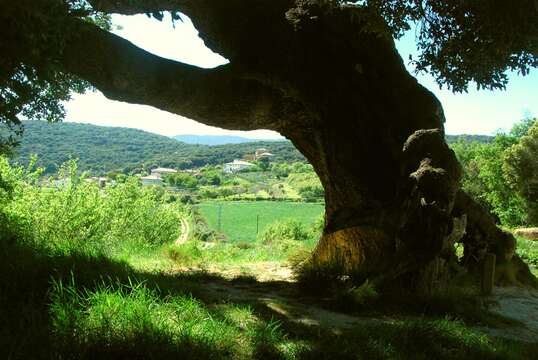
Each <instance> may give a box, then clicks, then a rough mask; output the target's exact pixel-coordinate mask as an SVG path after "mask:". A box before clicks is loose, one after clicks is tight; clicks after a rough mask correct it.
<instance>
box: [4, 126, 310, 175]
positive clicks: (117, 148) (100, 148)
mask: <svg viewBox="0 0 538 360" xmlns="http://www.w3.org/2000/svg"><path fill="white" fill-rule="evenodd" d="M24 127H25V132H24V136H23V137H22V139H21V143H20V146H18V147H17V148H16V149H15V155H16V156H15V158H14V160H15V161H18V162H20V163H21V164H28V163H29V161H30V158H31V155H32V154H37V155H38V157H39V161H38V164H37V165H38V166H41V167H43V168H44V169H45V174H52V173H54V172H56V171H57V170H58V168H59V166H60V165H61V164H62V163H64V162H65V161H67V160H69V159H70V158H77V159H78V166H79V169H80V170H81V171H90V172H91V173H94V174H104V173H107V172H111V171H119V172H124V173H127V174H128V173H132V172H138V171H143V170H145V169H150V168H153V167H158V166H163V167H171V168H179V169H188V168H195V167H201V166H204V165H216V164H222V163H224V162H229V161H233V160H234V159H236V158H242V157H243V156H244V155H247V154H253V153H254V152H255V151H256V149H258V148H268V149H269V150H270V151H271V153H273V154H274V160H275V161H290V162H291V161H305V159H304V157H303V156H302V155H301V154H300V153H299V152H298V151H297V150H296V149H295V147H293V145H292V144H291V143H290V142H289V141H269V142H254V143H242V144H230V145H218V146H207V145H194V144H186V143H182V142H180V141H177V140H174V139H172V138H168V137H166V136H161V135H156V134H152V133H149V132H145V131H142V130H136V129H128V128H119V127H104V126H96V125H89V124H77V123H54V124H49V123H46V122H42V121H25V122H24Z"/></svg>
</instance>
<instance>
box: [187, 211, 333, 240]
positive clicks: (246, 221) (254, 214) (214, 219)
mask: <svg viewBox="0 0 538 360" xmlns="http://www.w3.org/2000/svg"><path fill="white" fill-rule="evenodd" d="M196 208H197V209H198V210H199V212H200V214H201V215H202V216H203V217H204V218H205V219H206V221H207V223H208V224H209V226H211V227H212V228H213V229H216V230H217V231H220V232H222V233H223V234H224V235H225V236H226V238H227V239H228V240H229V241H231V242H236V243H237V242H244V243H249V242H254V241H256V238H257V236H258V235H259V234H261V233H263V232H264V231H265V229H266V228H267V226H268V225H270V224H272V223H274V222H277V221H283V220H289V219H295V220H297V221H298V222H300V223H302V224H303V225H305V226H306V227H310V226H312V225H313V224H314V223H315V222H316V221H319V219H320V217H321V216H322V214H323V212H324V205H323V204H321V203H303V202H284V201H233V202H232V201H228V202H227V201H211V202H204V203H201V204H199V205H197V206H196ZM219 214H220V215H219ZM219 216H220V221H219ZM219 224H220V225H219ZM219 227H220V228H219Z"/></svg>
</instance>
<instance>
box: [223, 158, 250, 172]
mask: <svg viewBox="0 0 538 360" xmlns="http://www.w3.org/2000/svg"><path fill="white" fill-rule="evenodd" d="M252 166H254V164H252V163H249V162H246V161H243V160H237V159H236V160H234V161H233V162H229V163H226V164H224V167H223V171H224V172H225V173H228V174H233V173H236V172H238V171H241V170H244V169H248V168H250V167H252Z"/></svg>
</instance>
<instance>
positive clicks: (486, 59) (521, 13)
mask: <svg viewBox="0 0 538 360" xmlns="http://www.w3.org/2000/svg"><path fill="white" fill-rule="evenodd" d="M359 3H361V4H363V5H364V4H365V5H367V6H368V9H369V10H371V11H372V12H374V13H377V14H381V16H383V18H384V19H385V21H386V22H387V23H388V27H389V29H390V32H391V33H392V35H393V36H395V37H399V36H401V35H402V34H403V32H404V31H406V30H409V29H410V24H413V23H414V25H415V26H416V35H417V48H418V51H419V56H418V58H417V59H412V61H413V63H414V65H415V68H416V70H417V71H418V72H429V73H430V74H432V75H433V76H434V77H435V78H436V80H437V82H438V83H439V84H440V85H441V86H443V85H446V86H447V87H449V88H452V89H453V90H454V91H458V92H461V91H466V90H467V86H468V84H469V83H470V82H474V83H476V85H477V87H478V88H486V89H495V88H501V89H503V88H504V87H505V86H506V84H507V82H508V76H507V74H506V71H507V70H511V71H517V72H519V73H520V74H523V75H525V74H527V73H528V72H529V71H530V69H531V68H533V67H537V66H538V59H537V56H536V42H535V41H534V40H532V39H535V38H536V36H537V35H538V25H537V24H536V21H535V20H534V19H536V17H537V16H538V8H537V7H536V3H535V2H534V1H533V0H522V1H518V2H496V1H473V2H467V1H438V0H427V1H414V0H406V1H400V0H388V1H387V0H364V1H360V2H359ZM500 14H510V16H500ZM366 15H371V13H369V12H367V13H366ZM380 28H381V29H382V30H381V31H383V30H385V29H387V27H386V26H380ZM505 29H511V30H510V33H509V34H507V33H506V31H505Z"/></svg>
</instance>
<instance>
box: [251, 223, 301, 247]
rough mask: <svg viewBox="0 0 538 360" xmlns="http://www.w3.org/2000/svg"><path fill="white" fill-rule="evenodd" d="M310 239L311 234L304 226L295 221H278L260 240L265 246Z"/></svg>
mask: <svg viewBox="0 0 538 360" xmlns="http://www.w3.org/2000/svg"><path fill="white" fill-rule="evenodd" d="M308 238H309V233H308V231H307V230H306V229H305V227H304V225H303V224H302V223H300V222H299V221H297V220H295V219H290V220H287V221H277V222H275V223H273V224H271V225H269V226H268V227H267V228H266V229H265V230H264V231H263V233H262V234H261V236H260V240H261V241H262V242H263V243H264V244H272V243H275V242H279V241H283V240H284V241H285V240H293V241H305V240H307V239H308Z"/></svg>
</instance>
